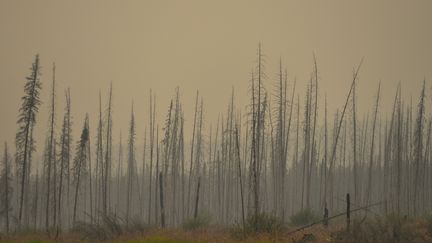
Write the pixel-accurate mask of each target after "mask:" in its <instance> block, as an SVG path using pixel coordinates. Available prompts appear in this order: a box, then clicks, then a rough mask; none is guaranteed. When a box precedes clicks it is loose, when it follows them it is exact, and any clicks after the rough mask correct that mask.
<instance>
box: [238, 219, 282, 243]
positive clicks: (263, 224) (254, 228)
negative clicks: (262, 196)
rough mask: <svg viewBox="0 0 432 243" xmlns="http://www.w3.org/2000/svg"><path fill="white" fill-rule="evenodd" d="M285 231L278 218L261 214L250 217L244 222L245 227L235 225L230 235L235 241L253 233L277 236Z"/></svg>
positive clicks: (239, 224)
mask: <svg viewBox="0 0 432 243" xmlns="http://www.w3.org/2000/svg"><path fill="white" fill-rule="evenodd" d="M284 229H285V225H284V223H283V222H282V220H280V219H279V218H277V217H275V216H272V215H269V214H266V213H261V214H258V215H256V216H255V215H250V216H249V217H247V219H246V221H245V225H244V227H243V224H241V223H236V224H235V225H234V226H233V227H232V228H231V235H232V236H233V237H234V238H236V239H242V238H244V237H247V236H248V235H250V234H254V233H267V234H277V233H279V232H281V231H282V230H284Z"/></svg>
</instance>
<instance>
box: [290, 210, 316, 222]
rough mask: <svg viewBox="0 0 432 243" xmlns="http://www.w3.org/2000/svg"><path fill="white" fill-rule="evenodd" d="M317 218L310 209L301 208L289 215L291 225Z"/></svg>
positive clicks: (314, 220)
mask: <svg viewBox="0 0 432 243" xmlns="http://www.w3.org/2000/svg"><path fill="white" fill-rule="evenodd" d="M318 220H320V217H319V216H318V215H317V214H315V213H314V212H313V211H312V210H310V209H303V210H301V211H299V212H298V213H296V214H294V215H292V216H291V217H290V222H291V225H293V226H304V225H307V224H310V223H313V222H316V221H318Z"/></svg>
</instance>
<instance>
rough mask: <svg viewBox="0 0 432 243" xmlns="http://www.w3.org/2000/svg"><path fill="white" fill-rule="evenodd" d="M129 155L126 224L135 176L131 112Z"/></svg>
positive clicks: (132, 116)
mask: <svg viewBox="0 0 432 243" xmlns="http://www.w3.org/2000/svg"><path fill="white" fill-rule="evenodd" d="M128 145H129V155H128V173H127V192H126V193H127V196H126V222H127V223H128V224H129V220H130V214H131V207H132V195H133V193H134V192H133V179H134V175H135V169H136V168H135V117H134V111H133V103H132V111H131V120H130V128H129V142H128Z"/></svg>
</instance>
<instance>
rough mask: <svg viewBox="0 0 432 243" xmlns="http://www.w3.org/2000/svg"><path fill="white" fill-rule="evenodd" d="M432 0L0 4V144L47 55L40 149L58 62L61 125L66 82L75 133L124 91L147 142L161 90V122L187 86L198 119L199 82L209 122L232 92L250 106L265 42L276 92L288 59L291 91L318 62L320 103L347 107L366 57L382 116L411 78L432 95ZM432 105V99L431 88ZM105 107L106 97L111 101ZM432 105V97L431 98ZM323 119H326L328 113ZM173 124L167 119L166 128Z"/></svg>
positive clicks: (119, 115)
mask: <svg viewBox="0 0 432 243" xmlns="http://www.w3.org/2000/svg"><path fill="white" fill-rule="evenodd" d="M431 10H432V1H428V0H424V1H421V0H419V1H401V0H395V1H390V0H387V1H373V0H368V1H354V0H349V1H348V0H337V1H336V0H335V1H333V0H331V1H252V0H238V1H202V0H196V1H190V0H185V1H165V0H162V1H113V0H99V1H96V0H94V1H81V0H79V1H47V0H40V1H21V0H10V1H9V0H2V1H0V114H1V126H0V141H2V142H3V141H8V142H9V143H13V142H14V137H15V132H16V129H17V125H16V120H17V115H18V109H19V107H20V105H21V100H20V99H21V96H22V95H23V86H24V82H25V77H26V76H27V75H29V72H30V71H29V68H30V67H31V63H32V61H33V60H34V55H35V54H37V53H39V54H40V58H41V63H42V66H43V69H42V74H43V76H42V82H43V92H42V94H41V98H42V101H43V105H42V106H41V108H40V113H39V115H38V117H37V122H38V123H37V127H36V131H35V136H36V139H37V140H38V144H37V145H38V146H39V148H40V147H41V146H43V139H44V136H45V134H44V131H45V130H46V127H47V120H48V105H49V98H48V97H49V89H50V86H51V79H52V71H51V69H52V65H53V63H54V62H55V63H56V67H57V69H56V70H57V73H56V79H57V97H56V101H57V109H56V112H57V127H58V128H59V127H60V124H61V117H62V116H63V111H64V90H65V89H66V88H68V87H70V89H71V98H72V113H73V117H74V118H73V121H74V134H76V135H75V136H74V137H75V138H77V137H78V132H79V130H80V128H81V127H82V122H83V118H84V115H85V113H86V112H87V113H89V114H90V119H91V129H93V132H94V130H95V127H96V126H95V125H94V124H95V121H96V119H97V112H98V107H99V105H98V100H99V92H101V94H102V102H103V103H104V104H105V103H106V99H107V98H106V96H107V93H108V88H109V85H110V82H112V83H113V92H114V100H113V101H114V135H113V136H114V138H115V139H116V138H117V134H118V133H119V132H120V130H122V131H124V133H127V129H128V122H129V119H130V110H131V104H132V101H133V102H134V110H135V113H136V114H135V117H136V122H137V128H138V129H137V136H138V138H139V139H138V142H139V143H142V137H143V134H144V129H145V127H146V126H147V127H148V115H147V113H148V110H149V108H148V105H149V90H150V89H152V90H153V92H154V93H155V94H156V99H157V107H156V109H157V117H158V121H159V122H160V123H161V122H162V121H163V117H164V116H165V114H166V112H167V110H168V105H169V101H170V99H171V98H173V96H174V95H175V89H176V87H179V88H180V93H181V101H182V103H183V107H184V110H185V117H186V118H185V119H186V120H185V125H186V126H189V127H190V126H191V121H192V120H193V110H194V101H195V93H196V90H199V92H200V95H202V97H203V99H204V107H205V113H204V118H205V124H206V128H207V129H208V128H209V127H210V125H211V124H214V125H215V123H216V121H217V118H218V115H219V114H221V113H223V112H225V111H226V110H227V105H228V103H229V98H230V96H231V91H232V89H234V92H235V104H236V106H237V108H238V109H241V110H242V113H245V111H244V109H245V107H246V105H247V102H248V99H249V98H248V97H249V96H248V87H249V84H248V82H249V80H250V73H251V71H252V69H253V68H254V67H255V65H256V53H257V47H258V43H262V48H263V53H264V54H265V73H266V75H267V78H266V79H265V80H264V84H265V86H266V88H267V90H268V91H269V92H272V90H273V87H274V83H275V82H276V78H277V75H276V74H277V72H278V69H279V60H282V66H283V68H284V69H286V71H287V73H288V80H289V89H291V88H292V84H293V81H294V80H296V82H297V93H298V95H299V96H300V100H301V101H303V100H304V94H305V87H306V84H307V82H308V81H309V78H310V75H311V72H312V71H313V55H314V54H315V56H316V58H317V61H318V69H319V89H320V91H319V92H320V97H319V99H320V101H321V102H320V104H319V109H321V110H322V109H323V106H324V98H325V96H326V95H327V99H328V105H329V112H335V111H336V110H337V109H338V108H339V109H340V108H341V106H342V105H343V103H344V100H345V98H346V95H347V92H348V89H349V86H350V81H351V78H352V73H353V69H354V68H355V67H356V66H357V65H358V64H359V62H360V60H361V59H362V58H363V59H364V61H363V65H362V68H361V71H360V74H359V82H358V88H357V95H358V106H359V112H360V114H361V115H365V114H367V112H368V111H371V110H372V106H373V100H374V97H375V93H376V89H377V87H378V83H379V82H380V81H381V85H382V91H383V93H382V102H381V105H380V111H381V114H382V116H383V117H382V118H383V119H385V114H387V113H389V110H390V109H391V103H392V100H393V98H392V97H394V93H395V91H396V86H397V84H398V83H399V82H400V83H401V86H402V93H403V96H404V98H405V101H406V102H410V101H411V98H412V100H413V103H414V104H416V102H417V97H418V96H419V94H420V88H421V83H422V82H423V80H424V79H425V80H426V85H427V91H428V93H430V87H431V83H432V82H431V81H430V80H431V78H432V46H431V45H432V28H431V23H432V15H431ZM428 102H429V103H430V96H429V97H428ZM104 104H103V105H104ZM429 109H430V106H429ZM321 118H322V116H321ZM160 126H162V124H161V125H160Z"/></svg>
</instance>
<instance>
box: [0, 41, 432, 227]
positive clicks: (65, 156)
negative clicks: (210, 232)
mask: <svg viewBox="0 0 432 243" xmlns="http://www.w3.org/2000/svg"><path fill="white" fill-rule="evenodd" d="M264 63H265V62H264V60H263V55H262V51H261V46H259V47H258V52H257V60H256V66H255V67H254V68H253V70H252V72H251V76H250V81H249V82H248V83H246V82H245V85H244V86H245V87H248V88H249V95H250V101H249V104H248V105H247V107H246V109H240V108H239V107H238V106H237V105H236V104H235V93H234V90H233V91H232V96H231V99H230V100H229V101H227V110H226V113H225V114H223V115H220V116H219V118H218V120H217V121H216V122H215V123H210V122H209V121H206V120H205V113H206V112H209V111H206V110H205V103H204V97H202V96H201V95H200V94H199V92H198V91H197V93H196V97H195V107H194V114H193V120H191V122H190V124H185V117H184V112H183V106H182V101H181V98H180V90H179V89H178V88H177V89H176V91H175V94H174V96H173V98H172V99H171V102H170V103H169V107H166V108H164V110H165V113H166V116H165V117H166V119H165V121H164V122H162V123H159V122H158V121H157V120H156V110H157V106H156V96H155V94H154V93H153V92H152V91H151V90H150V93H149V102H148V104H147V105H145V106H147V107H148V110H147V111H146V113H145V116H146V123H145V124H143V125H144V126H145V135H144V147H143V148H137V146H136V136H137V135H136V126H137V125H138V124H136V123H135V114H134V104H132V107H131V117H130V125H129V128H128V129H127V130H128V132H127V134H119V139H118V143H116V144H113V137H116V135H114V134H118V133H117V132H114V126H113V117H114V115H115V109H114V108H113V107H114V105H113V94H114V92H113V88H112V85H111V87H110V89H109V90H108V95H107V97H106V98H105V101H104V102H103V100H102V95H101V94H99V112H98V114H92V115H89V114H86V116H85V119H84V121H73V118H72V110H73V101H72V98H71V92H70V90H69V89H68V90H66V91H65V93H64V95H61V96H60V97H58V94H57V90H56V76H55V65H53V69H52V81H51V87H50V88H51V95H50V97H51V98H50V100H49V101H48V102H49V104H50V106H49V114H50V115H49V121H48V124H49V125H48V127H47V132H46V139H45V141H44V143H43V146H42V143H40V146H38V147H36V141H35V140H34V138H33V131H34V128H35V124H36V122H37V121H38V116H37V115H38V111H39V108H40V104H41V100H40V97H39V93H40V91H41V88H42V83H41V67H40V60H39V56H36V58H35V60H34V63H33V64H32V67H31V73H30V75H29V76H28V77H27V78H26V82H25V86H24V96H23V97H22V99H21V101H22V106H21V108H20V110H19V117H18V121H17V125H18V129H17V133H16V139H15V151H14V152H15V153H14V154H11V152H9V151H10V146H9V147H8V145H7V144H6V143H5V147H4V152H3V160H2V166H1V168H2V169H1V174H0V207H1V210H0V217H1V222H2V224H1V226H2V229H3V231H4V232H11V231H19V230H56V231H57V232H60V231H67V230H70V229H72V228H73V227H74V226H75V225H77V224H79V223H80V222H86V223H91V224H100V223H101V222H102V221H104V220H107V219H108V220H109V219H110V218H116V219H121V220H122V222H124V223H125V224H136V223H142V224H148V225H156V226H160V227H179V226H180V225H182V224H183V223H184V222H185V221H187V220H189V219H192V218H197V217H200V216H203V217H204V216H205V217H211V219H212V220H213V222H214V223H215V224H218V225H230V224H233V223H235V222H237V223H239V222H240V223H244V222H245V220H246V219H247V218H250V217H254V216H255V217H256V216H258V215H261V214H268V215H273V216H275V217H278V218H279V219H281V220H282V221H284V222H287V221H288V220H289V217H290V216H291V215H293V214H296V213H297V212H299V211H301V210H309V211H314V212H316V213H318V214H321V212H324V209H328V210H329V212H330V214H331V215H333V214H336V213H339V212H342V211H343V210H345V209H344V207H345V202H344V198H345V194H346V193H350V194H351V196H352V202H351V203H352V205H353V207H361V206H364V205H369V204H372V203H377V202H382V203H381V204H380V206H379V208H377V209H376V212H377V213H380V214H397V215H399V216H402V215H403V216H405V215H406V216H419V215H422V214H424V213H425V212H428V211H430V210H431V208H432V203H431V202H432V200H431V199H432V187H431V184H432V165H431V146H432V145H431V125H432V118H431V115H432V114H431V113H428V112H427V109H426V100H427V96H426V83H425V82H423V87H422V89H421V91H420V95H419V97H418V99H417V100H416V101H409V102H407V101H405V100H404V99H403V98H402V90H401V87H400V86H398V89H397V92H396V94H395V95H394V101H393V108H392V110H390V111H382V110H381V109H380V103H381V96H382V91H381V87H380V84H377V91H376V96H375V98H374V99H375V100H374V105H373V107H372V113H371V114H368V115H363V116H360V115H359V114H357V104H356V101H357V99H356V96H357V93H356V86H357V81H358V80H357V77H358V73H359V72H360V67H361V63H360V64H359V66H358V67H357V68H356V69H355V71H354V72H353V76H352V79H351V81H350V87H349V90H347V93H346V99H345V103H344V104H342V106H341V109H340V110H337V111H336V112H335V113H333V114H329V112H328V110H327V98H326V97H325V98H324V101H325V102H322V101H320V93H319V87H320V86H319V85H320V81H319V75H318V74H319V70H318V64H317V61H316V59H315V57H314V60H313V65H312V70H313V71H312V73H311V76H310V79H309V80H308V81H307V82H305V83H304V85H306V93H305V94H304V95H301V94H299V93H298V92H297V91H296V81H295V80H291V81H290V80H288V75H287V72H286V71H285V70H284V69H283V63H282V61H281V62H280V67H279V73H278V76H277V78H276V79H275V80H270V79H269V78H267V75H266V73H265V65H264ZM57 99H65V101H66V102H65V104H66V106H65V107H64V108H59V107H57V105H56V100H57ZM413 102H416V103H413ZM140 107H141V108H140V110H143V108H142V106H140ZM61 109H63V112H62V113H61V114H60V113H58V110H61ZM159 110H161V109H159ZM320 110H321V112H320ZM319 114H324V116H323V117H320V116H319ZM90 118H91V119H95V120H97V121H98V122H97V127H95V128H90V125H89V120H90ZM191 119H192V117H191ZM74 123H75V124H76V125H75V126H73V125H74ZM186 125H188V126H191V127H192V133H191V134H185V133H184V131H185V129H184V127H185V126H186ZM73 129H80V136H79V137H77V138H73V137H72V130H73ZM119 130H120V128H116V131H119ZM39 154H42V155H43V156H42V157H41V158H42V159H41V161H39V160H37V159H35V158H38V157H40V156H35V155H39ZM366 213H367V212H366Z"/></svg>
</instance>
